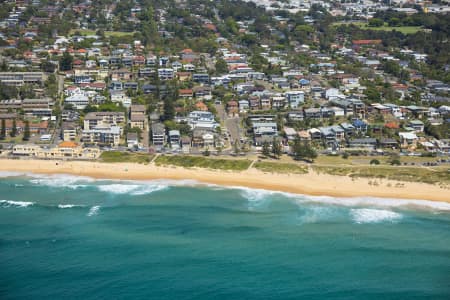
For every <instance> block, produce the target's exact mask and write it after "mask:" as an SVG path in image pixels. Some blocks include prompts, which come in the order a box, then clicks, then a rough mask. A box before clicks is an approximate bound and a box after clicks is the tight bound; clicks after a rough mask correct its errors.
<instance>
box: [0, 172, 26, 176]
mask: <svg viewBox="0 0 450 300" xmlns="http://www.w3.org/2000/svg"><path fill="white" fill-rule="evenodd" d="M24 175H27V173H25V172H15V171H0V177H1V178H6V177H18V176H24Z"/></svg>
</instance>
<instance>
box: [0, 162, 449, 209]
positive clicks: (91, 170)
mask: <svg viewBox="0 0 450 300" xmlns="http://www.w3.org/2000/svg"><path fill="white" fill-rule="evenodd" d="M0 171H16V172H31V173H41V174H71V175H79V176H88V177H93V178H97V179H100V178H101V179H122V180H154V179H173V180H186V179H188V180H195V181H198V182H200V183H208V184H217V185H224V186H240V187H249V188H258V189H267V190H273V191H281V192H289V193H296V194H307V195H314V196H333V197H365V196H367V197H382V198H399V199H421V200H433V201H444V202H450V197H449V194H450V193H449V191H448V190H444V189H442V188H440V187H439V186H438V185H432V184H426V183H419V182H398V181H392V180H385V179H383V180H380V179H366V178H357V179H355V178H351V177H348V176H334V175H326V174H317V173H315V172H312V171H310V172H309V173H308V174H278V173H276V174H275V173H264V172H262V171H259V170H256V169H250V170H246V171H242V172H233V171H216V170H206V169H185V168H179V167H160V166H155V165H154V164H149V165H142V164H133V163H101V162H92V161H86V162H83V161H54V160H51V161H50V160H48V161H47V160H8V159H1V160H0ZM375 180H376V184H373V181H375Z"/></svg>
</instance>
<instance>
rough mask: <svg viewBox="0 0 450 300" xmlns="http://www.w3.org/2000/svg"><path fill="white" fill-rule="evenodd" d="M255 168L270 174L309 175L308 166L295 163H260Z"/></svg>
mask: <svg viewBox="0 0 450 300" xmlns="http://www.w3.org/2000/svg"><path fill="white" fill-rule="evenodd" d="M253 167H254V168H255V169H258V170H260V171H263V172H270V173H289V174H306V173H308V167H307V166H301V165H298V164H294V163H282V162H268V161H258V162H256V163H255V164H254V165H253Z"/></svg>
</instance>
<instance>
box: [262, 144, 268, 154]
mask: <svg viewBox="0 0 450 300" xmlns="http://www.w3.org/2000/svg"><path fill="white" fill-rule="evenodd" d="M262 154H263V155H264V156H266V157H268V156H270V145H269V143H268V142H264V143H263V145H262Z"/></svg>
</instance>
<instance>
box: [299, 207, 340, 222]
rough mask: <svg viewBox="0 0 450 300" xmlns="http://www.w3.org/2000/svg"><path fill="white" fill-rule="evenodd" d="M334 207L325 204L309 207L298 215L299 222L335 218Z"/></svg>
mask: <svg viewBox="0 0 450 300" xmlns="http://www.w3.org/2000/svg"><path fill="white" fill-rule="evenodd" d="M336 214H337V212H336V209H335V208H332V207H325V206H313V207H309V208H308V209H307V210H306V211H305V213H304V214H303V215H302V216H300V217H299V221H300V223H318V222H321V221H327V220H330V219H334V218H336Z"/></svg>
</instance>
